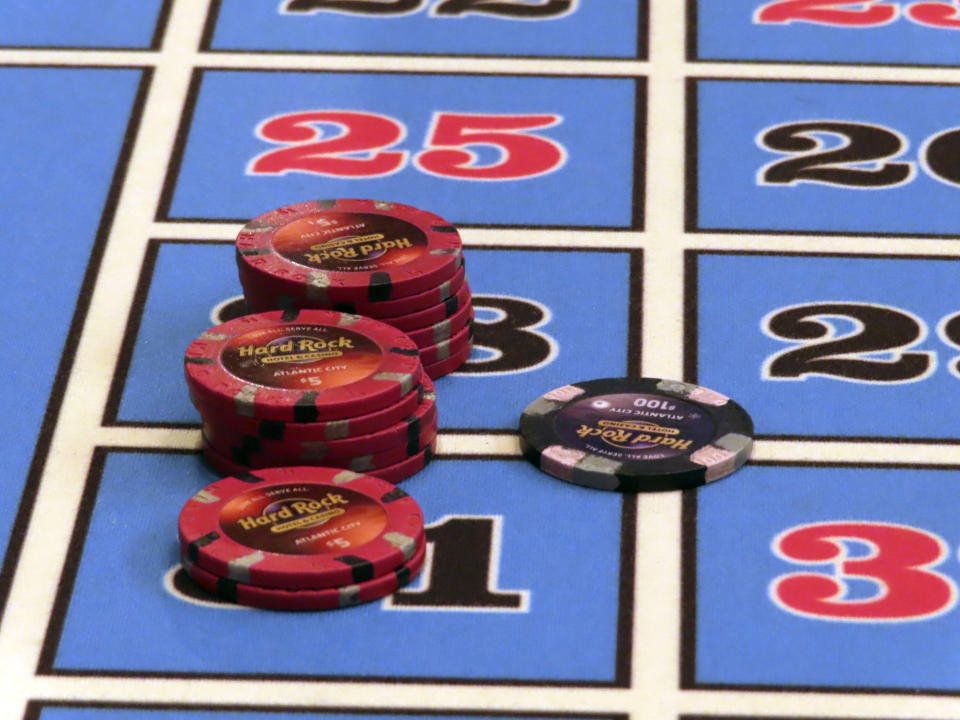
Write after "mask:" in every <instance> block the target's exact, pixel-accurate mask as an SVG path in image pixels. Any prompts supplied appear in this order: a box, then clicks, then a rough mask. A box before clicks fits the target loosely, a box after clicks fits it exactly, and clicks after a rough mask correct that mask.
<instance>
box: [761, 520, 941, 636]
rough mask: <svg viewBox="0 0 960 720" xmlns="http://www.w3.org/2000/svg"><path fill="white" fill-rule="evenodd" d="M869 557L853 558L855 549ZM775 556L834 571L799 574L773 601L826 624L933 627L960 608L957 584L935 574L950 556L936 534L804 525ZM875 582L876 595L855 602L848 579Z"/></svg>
mask: <svg viewBox="0 0 960 720" xmlns="http://www.w3.org/2000/svg"><path fill="white" fill-rule="evenodd" d="M853 543H856V544H857V545H861V546H862V545H866V546H867V548H869V551H868V552H866V553H864V554H863V555H862V556H858V557H850V556H849V555H850V546H851V544H853ZM773 551H774V553H775V554H777V555H779V556H780V557H781V558H783V559H784V560H787V561H789V562H793V563H800V564H805V565H828V566H832V570H833V572H832V573H831V574H826V573H805V572H796V573H788V574H786V575H781V576H780V577H778V578H776V579H775V580H774V581H773V582H772V583H771V584H770V598H771V599H772V600H773V602H774V603H775V604H776V605H778V606H779V607H780V608H782V609H783V610H786V611H787V612H790V613H792V614H796V615H803V616H805V617H811V618H815V619H819V620H839V621H848V622H903V621H907V620H925V619H928V618H931V617H934V616H936V615H940V614H942V613H945V612H947V611H948V610H950V609H951V608H952V607H953V606H954V605H955V604H956V601H957V589H956V586H955V585H954V583H953V581H952V580H951V579H950V578H949V577H947V576H946V575H943V574H942V573H939V572H936V571H935V570H932V569H931V568H932V567H933V566H934V565H937V564H938V563H939V562H940V561H942V560H943V559H944V558H945V557H946V556H947V553H948V550H947V547H946V544H945V543H944V542H943V540H941V539H940V538H939V537H937V536H936V535H934V534H932V533H929V532H927V531H925V530H921V529H919V528H914V527H909V526H907V525H893V524H887V523H877V522H825V523H813V524H810V525H800V526H798V527H794V528H790V529H789V530H787V531H785V532H783V533H781V534H780V535H778V536H777V537H776V538H775V539H774V541H773ZM853 579H860V580H868V581H871V583H872V584H874V585H875V586H876V590H875V592H874V593H873V595H872V596H870V597H866V598H858V599H852V598H847V597H846V593H847V585H846V581H847V580H853Z"/></svg>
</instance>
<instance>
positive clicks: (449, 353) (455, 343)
mask: <svg viewBox="0 0 960 720" xmlns="http://www.w3.org/2000/svg"><path fill="white" fill-rule="evenodd" d="M472 340H473V325H472V323H468V324H467V325H466V326H465V327H463V328H461V329H460V330H459V332H457V334H456V335H454V336H453V337H452V338H450V339H449V340H444V341H443V342H441V343H437V344H436V345H427V346H426V347H421V348H420V362H422V363H423V364H424V365H435V364H436V363H438V362H441V361H443V360H446V359H447V358H450V357H456V356H457V355H459V354H460V353H462V352H463V349H464V348H465V347H470V343H471V341H472Z"/></svg>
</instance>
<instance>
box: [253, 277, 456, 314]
mask: <svg viewBox="0 0 960 720" xmlns="http://www.w3.org/2000/svg"><path fill="white" fill-rule="evenodd" d="M248 275H250V272H249V271H245V272H242V273H241V276H240V278H241V284H242V285H243V294H244V297H245V298H246V300H247V305H248V307H249V308H250V311H251V312H269V311H270V310H287V309H289V308H291V307H312V308H315V309H318V310H337V311H338V312H346V313H351V314H353V315H364V316H366V317H372V318H381V317H390V316H392V315H407V314H409V313H412V312H418V311H420V310H425V309H426V308H428V307H431V306H433V305H437V304H439V303H442V302H444V301H445V300H446V299H447V298H449V297H452V296H454V295H456V294H457V293H458V292H460V289H461V288H462V287H463V286H464V283H465V282H466V271H465V270H464V267H463V266H462V265H461V266H460V268H459V269H458V270H457V271H456V272H455V273H454V274H453V276H452V277H451V278H450V279H449V280H444V281H443V282H442V283H440V284H439V285H437V286H436V287H432V288H429V289H427V290H424V291H423V292H419V293H416V294H415V295H407V296H405V297H398V298H394V299H393V300H381V301H380V302H370V303H360V302H350V303H348V302H335V303H326V304H320V303H308V302H307V301H306V299H305V298H303V297H301V298H296V297H293V296H291V295H284V294H282V293H281V294H279V295H276V294H273V293H272V292H271V288H270V287H265V286H264V285H263V279H262V278H260V277H248Z"/></svg>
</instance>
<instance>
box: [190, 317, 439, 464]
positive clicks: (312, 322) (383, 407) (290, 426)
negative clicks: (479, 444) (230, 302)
mask: <svg viewBox="0 0 960 720" xmlns="http://www.w3.org/2000/svg"><path fill="white" fill-rule="evenodd" d="M184 370H185V374H186V379H187V385H188V386H189V388H190V397H191V399H192V400H193V404H194V406H195V407H196V408H197V410H198V411H199V412H200V415H201V417H202V419H203V452H204V455H205V457H206V458H207V460H208V462H209V463H210V464H211V465H212V466H213V467H214V468H215V469H216V470H217V471H219V472H221V473H223V474H225V475H237V474H243V473H246V472H249V471H250V470H251V469H263V468H271V467H283V466H292V465H313V466H326V467H336V468H342V469H348V470H352V471H355V472H368V473H370V474H373V475H376V476H377V477H379V478H382V479H384V480H387V481H390V482H393V483H396V482H400V481H401V480H403V479H405V478H407V477H409V476H410V475H412V474H413V473H415V472H417V471H419V470H421V469H423V467H424V466H425V465H426V464H427V463H428V462H429V461H430V459H431V458H432V457H433V451H434V443H435V442H436V435H437V406H436V401H435V400H436V398H435V395H434V388H433V383H432V382H431V381H430V378H429V377H428V376H427V375H425V374H424V371H423V366H422V364H421V362H420V354H419V351H418V348H417V346H416V344H415V343H414V342H413V341H412V340H411V339H410V338H409V337H408V336H407V335H405V334H404V333H403V332H401V331H399V330H397V329H396V328H393V327H391V326H390V325H386V324H384V323H382V322H379V321H377V320H374V319H372V318H366V317H361V316H358V315H351V314H349V313H341V312H336V311H331V310H302V311H301V310H286V311H274V312H268V313H260V314H257V315H245V316H242V317H238V318H235V319H233V320H230V321H229V322H226V323H224V324H222V325H218V326H217V327H215V328H212V329H210V330H208V331H206V332H205V333H203V334H202V335H201V336H200V337H199V338H197V339H196V340H194V341H193V343H191V344H190V347H189V348H187V351H186V355H185V357H184Z"/></svg>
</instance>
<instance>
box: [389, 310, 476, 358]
mask: <svg viewBox="0 0 960 720" xmlns="http://www.w3.org/2000/svg"><path fill="white" fill-rule="evenodd" d="M471 322H473V304H472V303H470V302H468V303H467V304H466V305H464V306H463V307H461V308H460V309H459V310H457V311H456V312H455V313H454V314H453V315H451V316H450V317H448V318H447V319H446V320H441V321H440V322H438V323H434V324H433V325H428V326H426V327H422V328H417V329H416V330H405V331H404V332H406V333H407V335H408V336H409V337H410V339H411V340H413V341H414V342H415V343H416V344H417V347H418V348H420V349H421V350H422V349H423V348H425V347H427V346H428V345H436V344H437V343H442V342H443V341H444V340H449V339H450V338H452V337H453V336H454V335H456V334H457V333H458V332H459V331H460V330H462V329H463V328H464V327H465V326H466V325H467V324H468V323H471ZM422 359H423V355H422V354H421V361H422Z"/></svg>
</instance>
